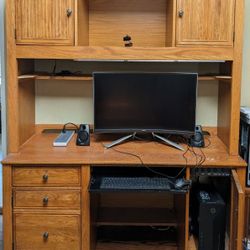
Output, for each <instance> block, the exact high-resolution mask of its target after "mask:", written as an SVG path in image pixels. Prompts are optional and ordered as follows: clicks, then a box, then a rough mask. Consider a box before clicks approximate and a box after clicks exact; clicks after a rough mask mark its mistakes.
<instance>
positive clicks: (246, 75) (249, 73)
mask: <svg viewBox="0 0 250 250" xmlns="http://www.w3.org/2000/svg"><path fill="white" fill-rule="evenodd" d="M249 14H250V0H246V1H245V29H244V47H243V68H242V88H241V105H244V106H250V15H249Z"/></svg>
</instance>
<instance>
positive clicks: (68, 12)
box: [66, 9, 73, 17]
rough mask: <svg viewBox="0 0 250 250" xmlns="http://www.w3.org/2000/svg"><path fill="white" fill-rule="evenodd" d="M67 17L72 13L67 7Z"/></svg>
mask: <svg viewBox="0 0 250 250" xmlns="http://www.w3.org/2000/svg"><path fill="white" fill-rule="evenodd" d="M66 12H67V17H70V16H71V15H72V13H73V10H72V9H67V11H66Z"/></svg>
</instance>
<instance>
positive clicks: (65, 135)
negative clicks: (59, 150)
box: [53, 130, 75, 147]
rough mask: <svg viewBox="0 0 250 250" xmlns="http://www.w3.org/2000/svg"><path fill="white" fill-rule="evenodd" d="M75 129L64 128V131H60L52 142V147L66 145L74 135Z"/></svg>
mask: <svg viewBox="0 0 250 250" xmlns="http://www.w3.org/2000/svg"><path fill="white" fill-rule="evenodd" d="M74 133H75V131H73V130H66V131H65V132H61V133H60V135H58V137H56V139H55V140H54V142H53V146H54V147H66V146H67V144H68V143H69V141H70V139H71V138H72V136H73V135H74Z"/></svg>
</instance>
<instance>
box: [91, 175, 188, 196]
mask: <svg viewBox="0 0 250 250" xmlns="http://www.w3.org/2000/svg"><path fill="white" fill-rule="evenodd" d="M173 181H174V180H169V179H168V178H165V177H145V176H143V177H138V176H136V177H127V176H125V177H122V176H92V177H91V181H90V185H89V191H90V192H171V193H180V194H183V193H184V194H185V193H187V192H188V190H189V189H188V188H187V189H183V188H182V189H178V188H175V187H174V182H173Z"/></svg>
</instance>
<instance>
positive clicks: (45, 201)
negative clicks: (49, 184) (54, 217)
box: [43, 196, 49, 205]
mask: <svg viewBox="0 0 250 250" xmlns="http://www.w3.org/2000/svg"><path fill="white" fill-rule="evenodd" d="M48 202H49V197H48V196H45V197H44V198H43V204H44V205H47V204H48Z"/></svg>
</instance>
